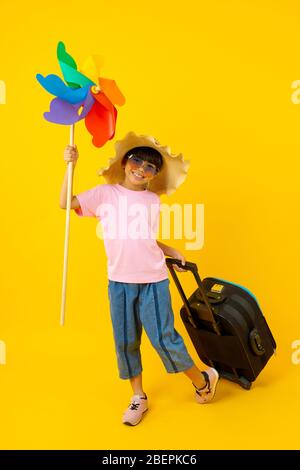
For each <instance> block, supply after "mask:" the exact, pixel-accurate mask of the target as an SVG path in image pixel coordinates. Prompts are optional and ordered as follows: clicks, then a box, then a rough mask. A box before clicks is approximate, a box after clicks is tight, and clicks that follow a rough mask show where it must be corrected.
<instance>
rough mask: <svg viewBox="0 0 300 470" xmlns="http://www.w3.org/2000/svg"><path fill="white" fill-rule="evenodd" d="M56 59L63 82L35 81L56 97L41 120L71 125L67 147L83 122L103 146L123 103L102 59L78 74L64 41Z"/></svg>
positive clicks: (90, 62) (40, 78)
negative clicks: (106, 75) (103, 72)
mask: <svg viewBox="0 0 300 470" xmlns="http://www.w3.org/2000/svg"><path fill="white" fill-rule="evenodd" d="M57 59H58V62H59V65H60V68H61V71H62V75H63V78H64V80H65V81H63V80H62V79H61V78H60V77H59V76H58V75H54V74H50V75H47V76H46V77H43V75H40V74H37V75H36V78H37V80H38V82H39V83H40V84H41V85H42V87H43V88H45V90H47V91H48V92H49V93H51V94H52V95H54V96H55V98H54V99H53V100H52V101H51V103H50V111H49V112H46V113H44V118H45V119H46V120H47V121H49V122H53V123H55V124H63V125H70V126H71V128H70V145H74V125H75V123H76V122H79V121H81V120H82V119H84V121H85V125H86V128H87V130H88V131H89V132H90V134H91V135H92V136H93V139H92V142H93V144H94V145H95V146H96V147H102V146H103V145H104V144H105V143H106V142H107V141H108V140H111V139H112V138H113V137H114V135H115V128H116V120H117V109H116V107H115V106H116V105H117V106H122V105H123V104H125V98H124V96H123V95H122V93H121V91H120V90H119V88H118V87H117V84H116V82H115V81H114V80H110V79H108V78H102V77H101V76H100V70H101V68H102V66H103V60H102V58H101V57H100V56H97V55H93V56H89V57H88V58H87V59H86V61H85V62H84V64H83V66H82V67H81V69H80V71H79V70H78V69H77V65H76V62H75V60H74V59H73V57H71V56H70V54H68V53H67V51H66V48H65V45H64V43H63V42H59V43H58V46H57ZM72 179H73V163H72V162H69V163H68V189H67V207H66V233H65V250H64V269H63V287H62V303H61V324H62V325H63V324H64V318H65V301H66V282H67V263H68V242H69V229H70V209H71V195H72Z"/></svg>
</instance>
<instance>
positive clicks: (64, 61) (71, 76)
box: [57, 41, 97, 88]
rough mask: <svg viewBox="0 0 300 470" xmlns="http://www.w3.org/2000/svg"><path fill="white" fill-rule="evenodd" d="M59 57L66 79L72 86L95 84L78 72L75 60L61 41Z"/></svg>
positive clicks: (58, 49) (58, 51)
mask: <svg viewBox="0 0 300 470" xmlns="http://www.w3.org/2000/svg"><path fill="white" fill-rule="evenodd" d="M57 59H58V62H59V65H60V68H61V71H62V74H63V76H64V79H65V81H66V83H67V84H68V85H69V86H70V87H72V88H78V87H85V86H87V85H90V86H91V85H95V83H94V82H93V81H92V80H90V79H89V78H87V77H86V76H85V75H83V74H82V73H80V72H78V70H77V65H76V62H75V60H74V59H73V58H72V57H71V56H70V54H68V53H67V51H66V47H65V45H64V43H63V42H61V41H60V42H59V43H58V45H57ZM96 83H97V82H96Z"/></svg>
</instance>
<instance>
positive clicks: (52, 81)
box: [36, 73, 90, 104]
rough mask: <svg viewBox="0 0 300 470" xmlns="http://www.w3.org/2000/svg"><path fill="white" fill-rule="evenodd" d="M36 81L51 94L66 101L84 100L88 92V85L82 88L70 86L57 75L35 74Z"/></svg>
mask: <svg viewBox="0 0 300 470" xmlns="http://www.w3.org/2000/svg"><path fill="white" fill-rule="evenodd" d="M36 78H37V81H38V82H39V83H40V84H41V85H42V87H43V88H45V90H47V91H48V92H49V93H51V94H52V95H55V96H57V97H58V98H60V99H62V100H65V101H67V102H68V103H72V104H75V103H79V102H80V101H82V100H84V99H85V98H86V96H87V94H88V92H89V88H90V86H89V85H87V86H85V87H83V88H76V89H75V88H70V87H68V86H67V85H66V84H65V83H64V82H63V80H62V79H61V78H60V77H58V76H57V75H53V74H51V75H47V77H43V75H41V74H39V73H38V74H37V75H36Z"/></svg>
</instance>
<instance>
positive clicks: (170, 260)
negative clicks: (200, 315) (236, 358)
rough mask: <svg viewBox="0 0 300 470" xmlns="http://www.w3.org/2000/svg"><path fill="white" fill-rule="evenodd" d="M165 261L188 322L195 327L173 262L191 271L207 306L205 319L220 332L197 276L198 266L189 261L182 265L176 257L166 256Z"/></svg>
mask: <svg viewBox="0 0 300 470" xmlns="http://www.w3.org/2000/svg"><path fill="white" fill-rule="evenodd" d="M166 263H167V266H168V268H169V270H170V272H171V275H172V277H173V280H174V282H175V284H176V287H177V289H178V291H179V294H180V296H181V298H182V300H183V303H184V306H185V308H186V310H187V313H188V316H189V320H190V322H191V323H192V325H193V326H194V328H197V326H196V325H195V322H194V320H193V315H192V312H191V309H190V306H189V303H188V300H187V298H186V295H185V293H184V291H183V289H182V287H181V284H180V282H179V279H178V277H177V274H176V272H175V270H174V267H173V265H174V264H177V265H178V266H179V267H180V268H183V269H186V270H187V271H192V273H193V275H194V277H195V279H196V282H197V284H198V287H199V290H200V293H201V297H202V299H203V302H204V304H205V306H206V307H207V316H206V320H207V321H209V322H210V323H211V324H212V326H213V329H214V330H215V332H216V333H217V334H220V330H219V327H218V325H217V323H216V320H215V317H214V314H213V310H212V307H211V305H210V303H209V300H208V298H207V295H206V294H205V290H204V287H203V284H202V281H201V278H200V276H199V273H198V267H197V265H196V264H195V263H191V262H190V261H186V262H185V264H184V265H182V264H181V261H180V260H179V259H176V258H166Z"/></svg>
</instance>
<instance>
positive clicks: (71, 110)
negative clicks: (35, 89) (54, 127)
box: [44, 94, 94, 125]
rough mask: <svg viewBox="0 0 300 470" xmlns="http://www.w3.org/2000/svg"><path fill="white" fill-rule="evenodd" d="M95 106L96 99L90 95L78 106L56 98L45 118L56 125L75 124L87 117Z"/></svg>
mask: <svg viewBox="0 0 300 470" xmlns="http://www.w3.org/2000/svg"><path fill="white" fill-rule="evenodd" d="M93 104H94V99H93V97H92V96H91V95H90V94H89V95H88V96H87V98H86V99H85V100H84V101H83V102H81V103H77V104H71V103H68V102H67V101H64V100H61V99H60V98H54V100H52V101H51V103H50V111H49V112H46V113H44V118H45V119H46V120H47V121H49V122H53V123H55V124H64V125H71V124H75V123H76V122H78V121H80V120H81V119H84V118H85V117H86V116H87V114H88V113H89V112H90V110H91V108H92V106H93ZM80 111H81V112H80Z"/></svg>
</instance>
